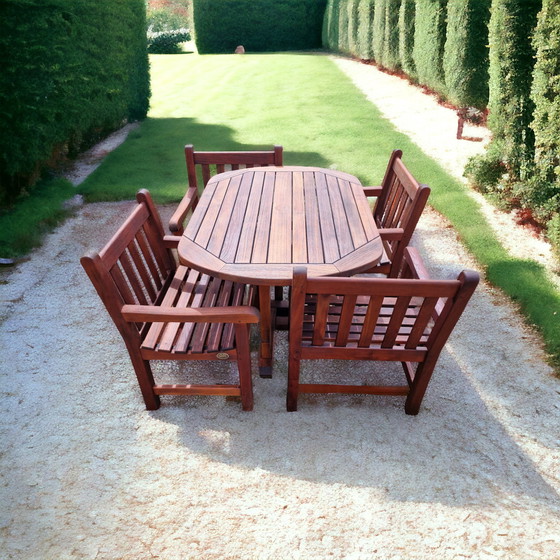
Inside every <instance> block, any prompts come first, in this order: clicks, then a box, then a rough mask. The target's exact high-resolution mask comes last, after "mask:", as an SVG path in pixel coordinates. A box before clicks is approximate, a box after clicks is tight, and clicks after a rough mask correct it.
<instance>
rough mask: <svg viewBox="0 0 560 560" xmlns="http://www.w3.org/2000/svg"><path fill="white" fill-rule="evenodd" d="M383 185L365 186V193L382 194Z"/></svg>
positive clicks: (368, 194) (369, 194) (371, 194)
mask: <svg viewBox="0 0 560 560" xmlns="http://www.w3.org/2000/svg"><path fill="white" fill-rule="evenodd" d="M382 191H383V187H364V194H365V195H366V196H377V197H378V196H381V192H382Z"/></svg>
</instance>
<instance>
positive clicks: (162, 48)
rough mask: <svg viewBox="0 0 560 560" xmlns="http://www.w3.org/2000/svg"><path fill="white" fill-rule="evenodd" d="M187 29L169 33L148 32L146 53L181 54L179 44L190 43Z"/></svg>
mask: <svg viewBox="0 0 560 560" xmlns="http://www.w3.org/2000/svg"><path fill="white" fill-rule="evenodd" d="M190 39H191V33H190V31H189V30H188V29H173V30H171V31H148V52H149V53H152V54H176V53H179V52H181V48H180V47H179V43H184V42H185V41H190Z"/></svg>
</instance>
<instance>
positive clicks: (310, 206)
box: [303, 171, 325, 263]
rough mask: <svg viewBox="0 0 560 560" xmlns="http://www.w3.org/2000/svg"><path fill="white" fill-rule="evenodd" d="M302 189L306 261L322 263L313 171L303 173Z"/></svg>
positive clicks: (321, 242) (321, 245) (321, 244)
mask: <svg viewBox="0 0 560 560" xmlns="http://www.w3.org/2000/svg"><path fill="white" fill-rule="evenodd" d="M303 191H304V194H305V220H306V226H307V231H306V233H307V262H309V263H324V262H325V257H324V254H323V241H322V239H321V227H320V224H319V206H318V203H317V192H316V191H315V179H314V175H313V172H309V171H305V172H304V173H303Z"/></svg>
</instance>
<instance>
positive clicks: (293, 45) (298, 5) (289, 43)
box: [193, 0, 348, 54]
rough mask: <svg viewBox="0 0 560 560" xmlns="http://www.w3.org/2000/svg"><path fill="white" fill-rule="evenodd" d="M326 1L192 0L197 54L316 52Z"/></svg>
mask: <svg viewBox="0 0 560 560" xmlns="http://www.w3.org/2000/svg"><path fill="white" fill-rule="evenodd" d="M326 3H327V0H259V1H258V2H257V1H255V0H194V2H193V12H194V28H195V41H196V46H197V49H198V52H199V53H200V54H210V53H233V52H234V51H235V48H236V47H237V46H238V45H243V46H244V47H245V50H246V51H247V52H271V51H289V50H305V49H316V48H320V47H321V31H322V23H323V16H324V12H325V7H326ZM347 32H348V31H347Z"/></svg>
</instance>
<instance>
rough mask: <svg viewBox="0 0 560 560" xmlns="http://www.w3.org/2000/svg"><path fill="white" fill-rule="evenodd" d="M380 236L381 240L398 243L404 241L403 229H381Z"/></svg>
mask: <svg viewBox="0 0 560 560" xmlns="http://www.w3.org/2000/svg"><path fill="white" fill-rule="evenodd" d="M379 235H380V236H381V239H386V240H387V241H398V240H399V239H402V236H403V235H404V229H403V228H379Z"/></svg>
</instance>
